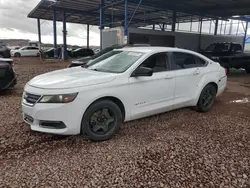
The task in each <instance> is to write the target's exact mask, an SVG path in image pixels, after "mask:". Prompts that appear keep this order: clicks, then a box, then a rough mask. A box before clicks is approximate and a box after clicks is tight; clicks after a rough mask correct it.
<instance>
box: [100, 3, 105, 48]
mask: <svg viewBox="0 0 250 188" xmlns="http://www.w3.org/2000/svg"><path fill="white" fill-rule="evenodd" d="M104 6H105V0H101V4H100V50H102V46H103V43H102V39H103V36H102V30H103V29H104Z"/></svg>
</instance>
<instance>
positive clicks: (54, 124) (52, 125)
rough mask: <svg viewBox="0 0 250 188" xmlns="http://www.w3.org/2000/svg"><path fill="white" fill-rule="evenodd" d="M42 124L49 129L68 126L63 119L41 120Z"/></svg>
mask: <svg viewBox="0 0 250 188" xmlns="http://www.w3.org/2000/svg"><path fill="white" fill-rule="evenodd" d="M40 126H41V127H43V128H48V129H64V128H66V125H65V124H64V123H63V122H62V121H40Z"/></svg>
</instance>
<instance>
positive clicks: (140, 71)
mask: <svg viewBox="0 0 250 188" xmlns="http://www.w3.org/2000/svg"><path fill="white" fill-rule="evenodd" d="M152 75H153V69H150V68H147V67H138V68H137V69H136V70H135V71H134V72H133V74H132V75H131V77H139V76H152Z"/></svg>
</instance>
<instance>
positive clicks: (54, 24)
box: [53, 9, 58, 58]
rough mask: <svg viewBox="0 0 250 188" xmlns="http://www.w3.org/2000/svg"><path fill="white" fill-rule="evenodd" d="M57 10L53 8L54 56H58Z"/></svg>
mask: <svg viewBox="0 0 250 188" xmlns="http://www.w3.org/2000/svg"><path fill="white" fill-rule="evenodd" d="M56 32H57V30H56V10H55V9H53V33H54V57H55V58H57V57H58V55H57V33H56Z"/></svg>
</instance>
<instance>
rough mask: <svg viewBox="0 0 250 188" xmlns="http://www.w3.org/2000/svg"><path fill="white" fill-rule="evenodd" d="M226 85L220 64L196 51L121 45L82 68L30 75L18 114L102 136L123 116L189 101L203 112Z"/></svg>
mask: <svg viewBox="0 0 250 188" xmlns="http://www.w3.org/2000/svg"><path fill="white" fill-rule="evenodd" d="M226 85H227V76H226V71H225V69H224V68H223V67H221V66H220V64H219V63H216V62H214V61H212V60H211V59H208V58H206V57H205V56H203V55H201V54H198V53H196V52H193V51H188V50H183V49H178V48H165V47H131V48H123V49H117V50H114V51H111V52H108V53H106V54H104V55H103V56H100V57H99V58H97V59H94V60H93V61H91V66H89V67H87V68H83V67H76V68H71V69H64V70H58V71H54V72H50V73H46V74H43V75H40V76H37V77H35V78H33V79H32V80H31V81H30V82H28V83H27V84H26V86H25V88H24V93H23V99H22V109H23V118H24V121H25V122H27V123H28V124H30V126H31V129H32V130H34V131H39V132H45V133H53V134H61V135H76V134H80V133H82V134H85V135H87V137H88V138H89V139H91V140H94V141H103V140H107V139H109V138H111V137H112V136H113V135H114V134H116V133H117V132H118V130H119V128H120V126H121V124H122V122H124V121H131V120H134V119H139V118H143V117H147V116H152V115H155V114H159V113H164V112H167V111H170V110H174V109H178V108H183V107H189V106H196V107H197V109H198V110H199V111H200V112H207V111H209V110H210V109H211V108H212V106H213V104H214V103H215V100H216V96H218V95H220V94H221V93H222V92H223V91H224V90H225V88H226ZM166 115H167V114H166ZM142 128H143V127H142Z"/></svg>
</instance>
